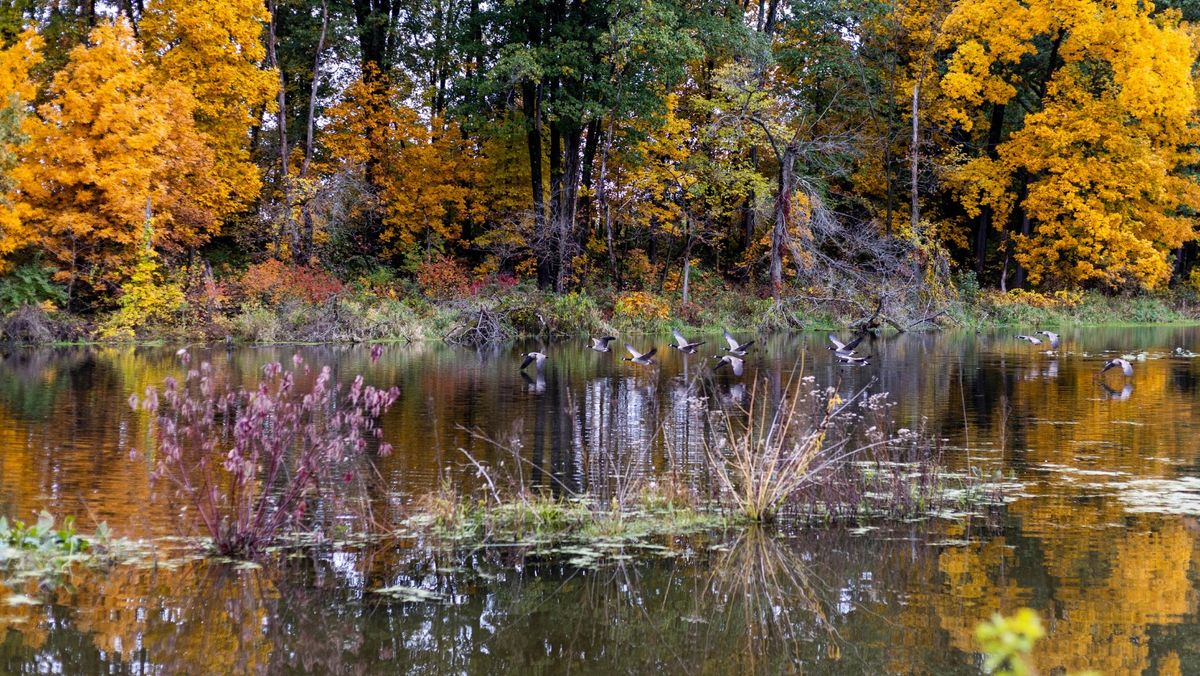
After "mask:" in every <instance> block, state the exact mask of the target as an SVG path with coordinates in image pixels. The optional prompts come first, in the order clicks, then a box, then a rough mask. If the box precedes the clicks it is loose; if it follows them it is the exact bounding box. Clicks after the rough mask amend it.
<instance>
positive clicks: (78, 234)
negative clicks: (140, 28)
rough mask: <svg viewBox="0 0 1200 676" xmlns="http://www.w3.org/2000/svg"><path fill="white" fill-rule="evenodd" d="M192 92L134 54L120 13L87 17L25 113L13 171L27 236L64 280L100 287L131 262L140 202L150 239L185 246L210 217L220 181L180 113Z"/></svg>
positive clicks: (199, 237)
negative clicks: (111, 18) (26, 214)
mask: <svg viewBox="0 0 1200 676" xmlns="http://www.w3.org/2000/svg"><path fill="white" fill-rule="evenodd" d="M194 106H195V102H194V100H193V99H192V97H191V95H190V94H189V93H188V92H187V91H186V90H185V89H184V88H183V87H181V86H180V85H178V84H176V83H174V82H171V81H169V80H168V81H163V80H162V79H161V78H159V77H157V75H156V73H155V71H154V68H153V67H152V66H150V65H149V64H147V63H145V59H144V58H143V56H142V50H141V47H140V45H139V44H138V42H137V41H136V40H135V39H134V36H133V31H132V29H131V28H130V26H129V24H128V22H126V21H125V20H124V19H121V20H118V21H116V22H113V23H102V24H101V25H99V26H97V27H96V28H95V29H94V30H93V31H92V33H91V35H90V36H89V39H88V44H86V45H80V46H78V47H76V48H75V49H73V50H72V51H71V54H70V58H69V60H68V62H67V65H66V67H65V68H64V69H63V70H61V71H60V72H59V73H58V74H57V75H56V76H55V78H54V81H53V83H52V85H51V87H50V100H49V101H48V102H47V103H45V104H43V105H42V106H41V107H39V108H38V117H29V118H27V119H26V124H25V125H24V127H25V133H26V134H27V135H28V136H29V142H28V146H27V148H26V152H27V153H28V156H29V157H30V158H31V161H27V162H23V163H22V164H20V165H19V166H18V167H17V168H16V170H15V171H14V176H15V178H16V179H17V180H18V182H19V184H20V186H21V190H22V191H23V193H24V195H25V196H26V197H27V199H28V201H29V203H30V205H31V207H32V213H31V215H30V218H31V219H32V222H33V224H34V225H35V227H36V228H37V232H38V239H39V243H40V244H41V245H42V246H43V247H44V249H45V250H46V251H47V252H48V253H50V254H51V255H52V256H53V257H54V258H55V259H57V262H58V263H59V264H60V266H61V267H62V271H61V272H60V276H61V277H62V278H63V279H64V280H65V281H67V282H68V283H69V288H70V289H71V290H75V287H76V282H77V281H80V280H86V281H87V282H88V283H89V285H90V286H92V287H94V288H95V289H96V290H105V289H107V290H111V289H112V288H113V287H114V286H115V285H117V284H119V283H120V282H121V281H122V280H123V279H125V278H126V277H128V275H129V274H130V273H131V272H132V269H133V263H134V261H135V260H136V258H137V254H138V248H139V247H138V242H139V240H140V239H141V238H142V237H143V236H144V228H145V225H146V223H147V215H148V214H147V211H148V210H153V213H154V219H155V223H156V227H155V229H154V232H153V243H154V244H155V245H156V246H158V247H160V248H163V249H166V250H171V249H178V248H181V247H189V246H195V245H198V244H200V243H202V242H203V240H204V239H205V238H206V237H207V236H208V235H209V234H210V233H211V232H213V231H214V230H215V229H216V228H217V227H218V222H217V220H216V219H215V217H214V214H213V209H214V205H217V204H219V203H220V202H221V200H222V198H223V192H222V191H221V190H220V189H219V187H218V185H217V183H218V182H217V181H216V180H215V179H214V178H213V157H212V154H211V151H210V150H209V149H208V147H207V146H206V145H205V144H204V143H203V141H202V140H201V138H200V136H199V134H198V133H197V131H196V129H195V125H194V124H193V122H192V113H191V111H192V110H193V108H194Z"/></svg>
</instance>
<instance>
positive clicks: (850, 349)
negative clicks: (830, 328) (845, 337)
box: [828, 333, 867, 356]
mask: <svg viewBox="0 0 1200 676" xmlns="http://www.w3.org/2000/svg"><path fill="white" fill-rule="evenodd" d="M866 335H867V334H866V333H860V334H858V337H856V338H855V339H854V340H851V341H850V342H849V343H843V342H842V341H840V340H838V337H837V336H835V335H833V334H832V333H831V334H829V342H831V343H833V345H830V346H829V348H828V349H829V350H831V351H833V352H834V353H835V354H844V355H847V356H852V355H853V354H854V348H856V347H858V344H859V343H861V342H862V340H863V338H865V337H866Z"/></svg>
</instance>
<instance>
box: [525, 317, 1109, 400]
mask: <svg viewBox="0 0 1200 676" xmlns="http://www.w3.org/2000/svg"><path fill="white" fill-rule="evenodd" d="M671 335H672V336H673V337H674V338H675V342H674V343H672V344H671V347H672V348H674V349H676V350H678V351H679V352H681V353H683V354H695V353H696V352H698V351H699V350H700V346H702V345H704V341H702V340H701V341H692V340H688V338H687V336H684V335H683V334H682V333H680V332H679V330H678V329H672V331H671ZM867 335H868V332H867V331H859V332H858V333H857V334H856V335H855V336H854V338H852V339H851V340H850V341H849V342H842V340H840V339H839V338H838V337H837V336H835V335H833V334H832V333H831V334H829V342H830V343H831V345H830V346H829V348H828V349H829V351H831V352H833V356H834V358H835V359H837V360H838V361H839V362H842V363H843V364H850V365H853V366H869V365H870V363H871V357H870V356H869V355H865V356H864V355H859V354H857V353H856V352H855V348H857V347H858V344H859V343H861V342H862V341H863V338H866V337H867ZM724 336H725V342H726V343H728V344H729V346H728V347H726V348H725V351H724V354H716V355H713V357H712V358H713V359H714V360H716V363H715V364H714V365H713V370H714V371H715V370H718V369H721V368H722V367H725V366H728V367H729V368H730V369H731V370H732V371H733V373H734V375H737V376H741V375H742V372H743V370H744V368H745V358H746V354H747V353H748V352H749V351H750V347H751V346H752V345H754V341H753V340H747V341H745V342H742V341H740V340H738V339H737V338H736V337H735V336H734V335H733V334H731V333H730V332H729V330H728V329H726V330H725V331H724ZM1038 336H1044V338H1038ZM1017 339H1018V340H1023V341H1025V342H1027V343H1029V344H1030V345H1043V344H1045V345H1046V346H1047V347H1049V348H1050V351H1051V352H1053V351H1057V350H1058V348H1059V346H1061V345H1062V341H1061V340H1060V338H1059V336H1058V334H1057V333H1054V332H1053V331H1035V332H1034V335H1032V336H1029V335H1024V334H1021V335H1018V336H1017ZM591 340H592V345H591V348H592V349H593V350H595V351H596V352H612V346H611V345H610V343H612V342H613V341H614V340H616V336H600V337H597V338H592V339H591ZM625 349H626V350H628V351H629V355H630V356H628V357H622V358H621V359H622V361H627V362H630V363H632V364H637V365H639V366H654V365H655V361H654V355H655V354H657V353H658V348H657V347H651V348H650V349H649V350H647V351H645V352H641V351H639V350H638V349H637V348H635V347H634V346H633V345H630V344H629V343H626V344H625ZM524 357H525V360H524V361H522V362H521V369H520V370H521V372H522V373H524V371H525V369H526V368H528V367H529V366H530V365H531V364H532V365H534V366H535V367H536V368H537V372H538V374H539V375H540V374H541V373H542V372H543V370H544V369H545V367H546V355H545V353H543V352H527V353H525V355H524ZM1110 369H1120V370H1121V373H1123V374H1124V375H1125V377H1126V378H1130V377H1132V376H1133V365H1132V364H1130V363H1129V361H1127V360H1125V359H1123V358H1121V357H1116V358H1113V359H1109V360H1108V361H1106V362H1104V366H1103V367H1102V368H1101V369H1100V373H1099V374H1097V378H1099V377H1100V376H1102V375H1104V374H1105V373H1106V372H1108V371H1109V370H1110ZM1106 389H1107V388H1106Z"/></svg>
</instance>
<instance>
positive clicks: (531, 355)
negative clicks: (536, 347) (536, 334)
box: [520, 352, 546, 373]
mask: <svg viewBox="0 0 1200 676" xmlns="http://www.w3.org/2000/svg"><path fill="white" fill-rule="evenodd" d="M533 363H536V364H537V372H538V373H541V372H542V371H543V370H545V368H546V355H544V354H542V353H541V352H526V353H525V361H523V362H521V369H520V370H522V371H524V370H525V369H526V367H528V366H529V365H530V364H533Z"/></svg>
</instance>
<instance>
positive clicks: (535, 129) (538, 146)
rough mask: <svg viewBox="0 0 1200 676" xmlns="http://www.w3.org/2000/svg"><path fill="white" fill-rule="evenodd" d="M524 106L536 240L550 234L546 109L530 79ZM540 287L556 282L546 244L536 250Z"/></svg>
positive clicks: (524, 87) (525, 84)
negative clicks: (544, 167)
mask: <svg viewBox="0 0 1200 676" xmlns="http://www.w3.org/2000/svg"><path fill="white" fill-rule="evenodd" d="M521 99H522V101H521V105H522V108H523V110H524V113H525V144H526V147H527V149H528V151H529V187H530V193H531V195H532V197H533V228H534V232H535V233H536V235H535V236H536V237H538V238H540V237H542V236H543V235H544V234H545V232H546V192H545V188H544V186H543V185H542V107H541V87H540V86H539V85H536V84H534V83H533V81H532V80H527V81H525V82H522V83H521ZM536 249H537V250H536V251H535V252H534V255H535V256H537V277H538V288H542V289H545V288H547V287H549V286H550V284H552V283H553V281H554V276H553V272H552V270H551V269H550V257H549V256H548V255H547V252H546V251H545V249H546V247H545V246H544V245H541V246H538V247H536Z"/></svg>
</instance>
